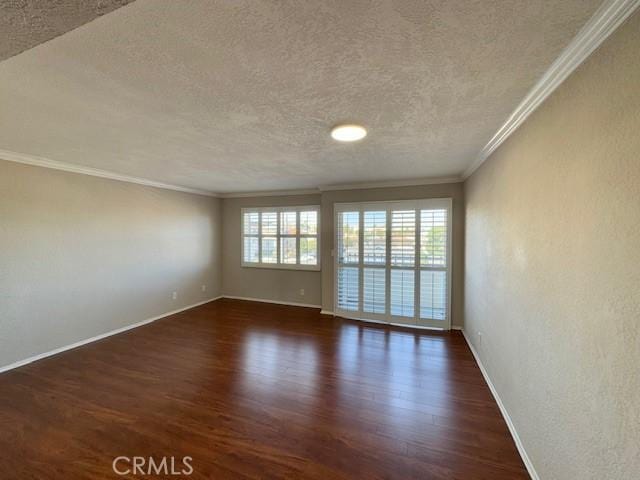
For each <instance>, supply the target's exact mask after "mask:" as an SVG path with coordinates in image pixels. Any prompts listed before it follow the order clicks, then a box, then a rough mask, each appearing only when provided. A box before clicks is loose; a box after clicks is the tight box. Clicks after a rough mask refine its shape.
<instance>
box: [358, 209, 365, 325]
mask: <svg viewBox="0 0 640 480" xmlns="http://www.w3.org/2000/svg"><path fill="white" fill-rule="evenodd" d="M359 213H360V214H359V215H358V270H359V272H360V274H359V275H358V312H360V313H362V312H363V310H364V209H362V208H360V209H359Z"/></svg>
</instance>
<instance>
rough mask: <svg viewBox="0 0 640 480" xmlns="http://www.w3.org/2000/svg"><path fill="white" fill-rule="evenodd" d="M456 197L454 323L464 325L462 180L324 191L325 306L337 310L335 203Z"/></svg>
mask: <svg viewBox="0 0 640 480" xmlns="http://www.w3.org/2000/svg"><path fill="white" fill-rule="evenodd" d="M447 197H451V198H452V199H453V238H452V242H453V243H452V245H451V246H452V252H453V265H452V279H451V280H452V284H451V297H452V298H451V324H452V325H453V326H462V324H463V319H462V309H463V279H464V277H463V275H464V202H463V187H462V184H461V183H450V184H440V185H422V186H413V187H397V188H372V189H366V190H336V191H329V192H323V194H322V221H323V226H322V308H323V309H324V310H329V311H333V309H334V304H333V303H334V298H333V297H334V294H333V293H334V291H335V287H334V278H333V270H334V269H333V260H334V259H333V257H332V256H331V251H332V250H333V249H334V248H335V246H334V243H335V242H334V231H333V230H334V229H333V204H334V203H340V202H376V201H386V200H412V199H416V198H447Z"/></svg>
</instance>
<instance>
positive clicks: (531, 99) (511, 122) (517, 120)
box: [462, 0, 640, 180]
mask: <svg viewBox="0 0 640 480" xmlns="http://www.w3.org/2000/svg"><path fill="white" fill-rule="evenodd" d="M639 5H640V0H606V1H605V2H604V3H603V4H602V5H601V6H600V8H598V10H597V11H596V12H595V13H594V14H593V16H592V17H591V19H590V20H589V21H588V22H587V23H586V24H585V25H584V27H582V29H581V30H580V31H579V32H578V34H577V35H576V36H575V37H574V38H573V40H572V41H571V43H569V45H568V46H567V47H566V48H565V49H564V50H563V51H562V53H561V54H560V56H559V57H558V58H557V59H556V60H555V62H553V63H552V64H551V66H550V67H549V69H548V70H547V71H546V73H545V74H544V75H543V76H542V78H540V80H538V83H536V84H535V85H534V86H533V88H532V89H531V90H530V91H529V93H528V94H527V96H526V97H525V98H524V100H522V102H520V104H519V105H518V106H517V107H516V109H515V110H514V111H513V113H512V114H511V116H510V117H509V118H508V119H507V121H506V122H505V123H504V124H503V125H502V126H501V127H500V129H499V130H498V131H497V132H496V134H495V135H494V136H493V137H492V138H491V140H489V143H487V145H485V147H484V148H483V149H482V150H481V151H480V154H479V155H478V157H477V158H476V159H475V161H474V162H473V163H472V164H471V165H470V166H469V167H468V168H467V169H466V170H465V171H464V173H463V174H462V179H463V180H466V179H467V178H468V177H469V176H470V175H471V174H472V173H473V172H475V171H476V170H477V169H478V167H480V165H482V163H483V162H484V161H485V160H486V159H487V158H488V157H489V156H490V155H491V154H492V153H493V152H494V151H495V150H496V149H497V148H498V147H499V146H500V145H501V144H502V143H503V142H504V141H505V140H506V139H507V138H508V137H509V135H511V134H512V133H513V132H514V131H515V130H516V129H517V128H518V127H519V126H520V125H521V124H522V123H523V122H524V121H525V120H526V119H527V117H528V116H529V115H530V114H531V113H532V112H533V111H534V110H535V109H536V108H538V106H540V104H541V103H542V102H544V101H545V100H546V98H547V97H548V96H549V95H551V94H552V93H553V91H554V90H555V89H556V88H558V86H559V85H560V84H561V83H562V82H563V81H564V80H565V79H566V78H567V77H568V76H569V75H571V73H572V72H573V71H574V70H575V69H576V68H578V66H579V65H580V64H581V63H582V62H584V60H585V59H586V58H587V57H588V56H589V55H590V54H591V53H592V52H593V51H594V50H595V49H596V48H598V47H599V46H600V44H602V42H604V41H605V39H606V38H607V37H608V36H609V35H611V33H613V32H614V31H615V29H616V28H618V26H620V24H621V23H622V22H624V21H625V20H626V19H627V17H629V15H631V14H632V13H633V11H634V10H635V9H636V8H637V7H638V6H639Z"/></svg>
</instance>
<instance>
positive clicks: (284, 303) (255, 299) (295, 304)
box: [221, 295, 322, 308]
mask: <svg viewBox="0 0 640 480" xmlns="http://www.w3.org/2000/svg"><path fill="white" fill-rule="evenodd" d="M221 298H229V299H231V300H246V301H248V302H260V303H273V304H276V305H289V306H291V307H306V308H322V306H321V305H314V304H312V303H298V302H283V301H281V300H267V299H266V298H254V297H239V296H236V295H222V297H221Z"/></svg>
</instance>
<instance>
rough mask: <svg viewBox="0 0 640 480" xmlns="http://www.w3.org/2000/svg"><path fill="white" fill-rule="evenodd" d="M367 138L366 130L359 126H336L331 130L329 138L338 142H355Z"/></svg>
mask: <svg viewBox="0 0 640 480" xmlns="http://www.w3.org/2000/svg"><path fill="white" fill-rule="evenodd" d="M366 136H367V130H366V129H365V128H364V127H362V126H360V125H338V126H337V127H333V129H332V130H331V138H333V139H334V140H337V141H339V142H356V141H358V140H362V139H363V138H364V137H366Z"/></svg>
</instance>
